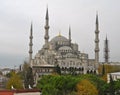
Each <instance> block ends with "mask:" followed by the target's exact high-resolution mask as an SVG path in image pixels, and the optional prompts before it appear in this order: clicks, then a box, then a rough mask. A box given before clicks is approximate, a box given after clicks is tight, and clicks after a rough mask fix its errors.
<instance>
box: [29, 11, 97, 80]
mask: <svg viewBox="0 0 120 95" xmlns="http://www.w3.org/2000/svg"><path fill="white" fill-rule="evenodd" d="M45 20H46V21H45V32H43V33H45V36H44V40H45V43H44V45H43V47H42V48H41V49H40V50H38V52H37V53H36V55H35V57H34V58H32V53H33V50H32V46H33V42H32V40H33V30H32V24H31V29H30V43H29V63H30V66H31V67H32V70H33V74H34V76H35V79H36V78H38V77H40V76H42V75H47V74H51V73H53V72H54V68H55V67H56V66H57V65H58V66H59V67H60V70H61V73H62V74H86V73H94V74H96V73H98V71H97V70H98V64H99V23H98V15H96V23H95V26H96V29H95V58H94V59H89V55H88V54H86V53H83V52H81V51H80V50H79V45H78V44H77V43H73V42H72V35H71V28H70V27H69V31H68V38H66V37H65V36H63V35H61V34H59V35H57V36H55V37H53V38H52V39H51V40H49V14H48V9H47V11H46V17H45Z"/></svg>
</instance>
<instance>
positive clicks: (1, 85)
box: [0, 75, 8, 89]
mask: <svg viewBox="0 0 120 95" xmlns="http://www.w3.org/2000/svg"><path fill="white" fill-rule="evenodd" d="M7 81H8V78H6V77H5V76H3V75H0V89H5V88H6V83H7Z"/></svg>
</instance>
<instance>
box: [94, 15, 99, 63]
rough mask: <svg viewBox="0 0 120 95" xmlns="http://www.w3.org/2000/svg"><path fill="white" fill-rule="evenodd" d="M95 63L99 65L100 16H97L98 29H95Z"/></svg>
mask: <svg viewBox="0 0 120 95" xmlns="http://www.w3.org/2000/svg"><path fill="white" fill-rule="evenodd" d="M95 63H96V65H97V64H98V63H99V23H98V14H96V29H95Z"/></svg>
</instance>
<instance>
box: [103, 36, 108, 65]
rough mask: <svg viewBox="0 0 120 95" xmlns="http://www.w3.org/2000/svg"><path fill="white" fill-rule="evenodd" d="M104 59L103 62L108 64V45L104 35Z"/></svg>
mask: <svg viewBox="0 0 120 95" xmlns="http://www.w3.org/2000/svg"><path fill="white" fill-rule="evenodd" d="M104 58H105V62H106V63H108V62H109V43H108V39H107V35H106V39H105V46H104Z"/></svg>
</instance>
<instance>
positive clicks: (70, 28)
mask: <svg viewBox="0 0 120 95" xmlns="http://www.w3.org/2000/svg"><path fill="white" fill-rule="evenodd" d="M71 41H72V40H71V27H70V26H69V44H70V45H71Z"/></svg>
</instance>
